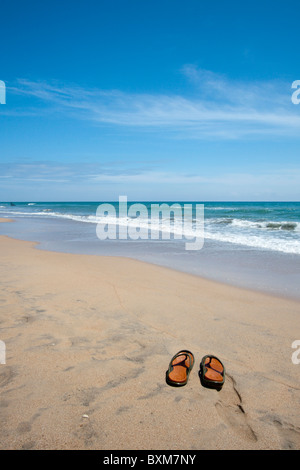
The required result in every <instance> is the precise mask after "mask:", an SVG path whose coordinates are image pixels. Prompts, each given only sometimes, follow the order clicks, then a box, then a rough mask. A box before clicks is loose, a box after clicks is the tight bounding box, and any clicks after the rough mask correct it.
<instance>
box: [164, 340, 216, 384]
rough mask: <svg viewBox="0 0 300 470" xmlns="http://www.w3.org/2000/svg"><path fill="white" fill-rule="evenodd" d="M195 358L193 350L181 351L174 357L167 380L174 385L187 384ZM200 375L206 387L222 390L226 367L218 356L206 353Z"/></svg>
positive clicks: (167, 373) (201, 364)
mask: <svg viewBox="0 0 300 470" xmlns="http://www.w3.org/2000/svg"><path fill="white" fill-rule="evenodd" d="M194 362H195V358H194V355H193V353H192V352H191V351H188V350H186V349H184V350H182V351H179V352H178V353H176V354H175V356H173V357H172V359H171V361H170V364H169V368H168V370H167V372H166V382H167V383H168V384H169V385H172V386H173V387H181V386H183V385H186V384H187V382H188V379H189V375H190V372H191V370H192V368H193V366H194ZM199 377H200V380H201V384H202V385H203V386H204V387H208V388H214V389H217V390H221V388H222V387H223V384H224V382H225V367H224V365H223V364H222V362H221V361H220V359H218V358H217V357H216V356H212V355H206V356H204V357H203V358H202V360H201V363H200V370H199Z"/></svg>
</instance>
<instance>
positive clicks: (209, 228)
mask: <svg viewBox="0 0 300 470" xmlns="http://www.w3.org/2000/svg"><path fill="white" fill-rule="evenodd" d="M31 205H33V203H31ZM0 207H1V206H0ZM3 208H4V209H6V210H1V211H0V212H2V213H4V212H5V213H8V212H9V214H10V215H18V216H21V217H28V216H31V217H43V218H48V217H53V218H62V219H69V220H73V221H76V222H83V223H90V224H99V223H100V224H101V223H102V224H105V225H106V224H111V225H118V226H123V227H124V226H127V227H128V228H129V229H130V228H131V229H134V228H136V229H139V230H144V231H146V230H151V233H152V235H153V238H157V235H158V234H159V233H161V234H165V236H163V235H162V238H168V236H167V235H171V237H169V238H172V236H173V237H174V238H176V236H177V235H178V236H179V235H182V236H184V237H186V238H193V237H195V227H189V228H185V230H184V232H182V224H181V223H178V222H176V220H175V221H172V222H170V221H169V219H165V220H160V221H159V223H154V222H153V221H152V223H151V219H142V218H140V217H137V218H131V217H124V218H118V217H108V216H106V217H97V216H96V215H76V214H69V213H60V212H55V211H53V210H52V209H43V210H41V211H35V212H31V211H30V212H27V211H26V212H25V211H22V212H21V211H18V210H10V209H9V210H7V209H8V208H7V207H6V206H2V209H3ZM298 232H300V223H299V222H294V221H267V220H264V221H253V220H247V219H237V218H230V219H229V218H211V219H209V218H207V219H206V220H205V232H204V236H205V239H208V240H209V239H210V240H215V241H219V242H225V243H231V244H237V245H242V246H245V247H250V248H257V249H262V250H272V251H278V252H282V253H290V254H297V255H300V240H299V238H291V239H289V236H291V235H292V234H293V237H298ZM275 235H277V236H275ZM149 238H150V236H149Z"/></svg>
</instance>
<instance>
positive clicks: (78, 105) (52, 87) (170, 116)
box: [10, 65, 300, 139]
mask: <svg viewBox="0 0 300 470" xmlns="http://www.w3.org/2000/svg"><path fill="white" fill-rule="evenodd" d="M182 73H183V74H184V75H185V77H186V78H187V80H189V81H190V82H191V83H192V86H193V93H192V94H191V93H189V95H187V94H185V95H183V94H182V95H179V94H154V93H153V94H150V93H149V94H146V93H125V92H122V91H120V90H101V89H84V88H81V87H78V86H70V85H65V84H63V85H60V84H57V83H54V82H52V83H45V82H33V81H28V80H19V81H18V83H17V84H16V86H14V87H10V91H11V92H13V93H18V94H23V95H26V96H30V97H34V98H36V99H38V100H39V104H37V106H36V112H43V113H44V112H45V108H46V109H47V110H48V111H51V112H52V113H55V112H59V113H64V114H65V115H66V116H69V117H72V118H77V119H84V120H90V121H91V122H93V123H96V124H102V125H103V124H106V125H111V126H123V127H124V126H126V127H132V128H135V129H147V130H156V131H158V130H163V131H164V132H168V133H173V135H174V136H175V137H177V138H186V139H190V138H193V139H195V138H218V139H238V138H241V137H245V136H250V137H252V136H258V137H263V136H268V137H269V136H270V135H274V136H275V135H276V136H278V135H281V136H294V137H300V112H299V109H297V107H296V106H295V105H294V106H293V105H292V104H291V99H290V98H291V93H290V87H289V84H287V83H283V82H280V81H276V80H274V81H269V82H257V81H256V82H242V81H237V80H229V79H228V78H227V77H224V76H221V75H219V74H216V73H214V72H211V71H206V70H200V69H197V68H196V67H195V66H193V65H185V66H184V67H183V69H182Z"/></svg>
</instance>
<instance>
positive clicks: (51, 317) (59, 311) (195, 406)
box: [0, 236, 300, 450]
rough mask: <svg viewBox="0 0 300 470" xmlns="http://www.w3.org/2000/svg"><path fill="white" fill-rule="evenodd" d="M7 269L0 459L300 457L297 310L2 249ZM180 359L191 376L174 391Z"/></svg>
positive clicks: (173, 277) (83, 259) (137, 272)
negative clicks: (113, 454)
mask: <svg viewBox="0 0 300 470" xmlns="http://www.w3.org/2000/svg"><path fill="white" fill-rule="evenodd" d="M0 263H1V285H0V289H1V296H0V339H1V340H2V341H4V342H5V345H6V364H1V365H0V391H1V399H0V420H1V429H0V448H1V449H111V450H116V449H119V450H123V449H146V450H152V449H161V450H180V449H187V450H196V449H300V411H299V398H300V384H299V374H300V365H295V364H293V363H292V360H291V357H292V353H293V349H292V347H291V344H292V342H293V341H294V340H296V339H299V314H300V303H299V302H296V301H292V300H287V299H281V298H277V297H272V296H269V295H265V294H262V293H258V292H254V291H248V290H243V289H239V288H235V287H230V286H228V285H223V284H219V283H215V282H211V281H207V280H204V279H202V278H200V277H197V276H193V275H189V274H184V273H180V272H177V271H173V270H170V269H167V268H163V267H158V266H154V265H151V264H146V263H143V262H139V261H135V260H131V259H125V258H114V257H101V256H93V255H75V254H64V253H55V252H48V251H42V250H37V249H36V248H35V244H34V243H31V242H27V241H20V240H14V239H11V238H8V237H4V236H1V237H0ZM183 348H186V349H189V350H191V351H192V352H193V353H194V355H195V366H194V368H193V370H192V373H191V375H190V378H189V381H188V384H187V385H186V386H184V387H180V388H174V387H170V386H168V385H167V384H166V382H165V372H166V370H167V368H168V365H169V361H170V359H171V357H172V356H173V355H174V354H175V353H176V352H177V351H178V350H180V349H183ZM205 354H214V355H217V356H218V357H220V359H221V360H222V361H223V363H224V365H225V367H226V372H227V374H226V381H225V384H224V387H223V389H222V390H221V391H220V392H217V391H216V390H209V389H207V388H204V387H203V386H202V385H201V383H200V380H199V376H198V371H199V363H200V361H201V358H202V357H203V356H204V355H205Z"/></svg>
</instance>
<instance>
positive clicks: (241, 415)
mask: <svg viewBox="0 0 300 470" xmlns="http://www.w3.org/2000/svg"><path fill="white" fill-rule="evenodd" d="M215 406H216V409H217V412H218V414H219V416H220V417H221V418H222V420H223V421H225V423H227V425H228V426H229V427H230V428H231V429H232V431H234V432H236V433H237V434H239V436H241V437H243V438H244V439H246V440H248V441H252V442H255V441H257V437H256V434H255V432H254V431H253V429H252V428H251V426H250V425H249V424H248V422H247V413H246V412H245V410H244V408H243V404H242V397H241V395H240V393H239V392H238V391H237V389H236V383H235V380H234V379H233V377H231V376H230V375H228V374H227V375H226V381H225V384H224V387H223V389H222V392H221V396H220V399H219V401H218V402H217V403H216V405H215Z"/></svg>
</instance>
